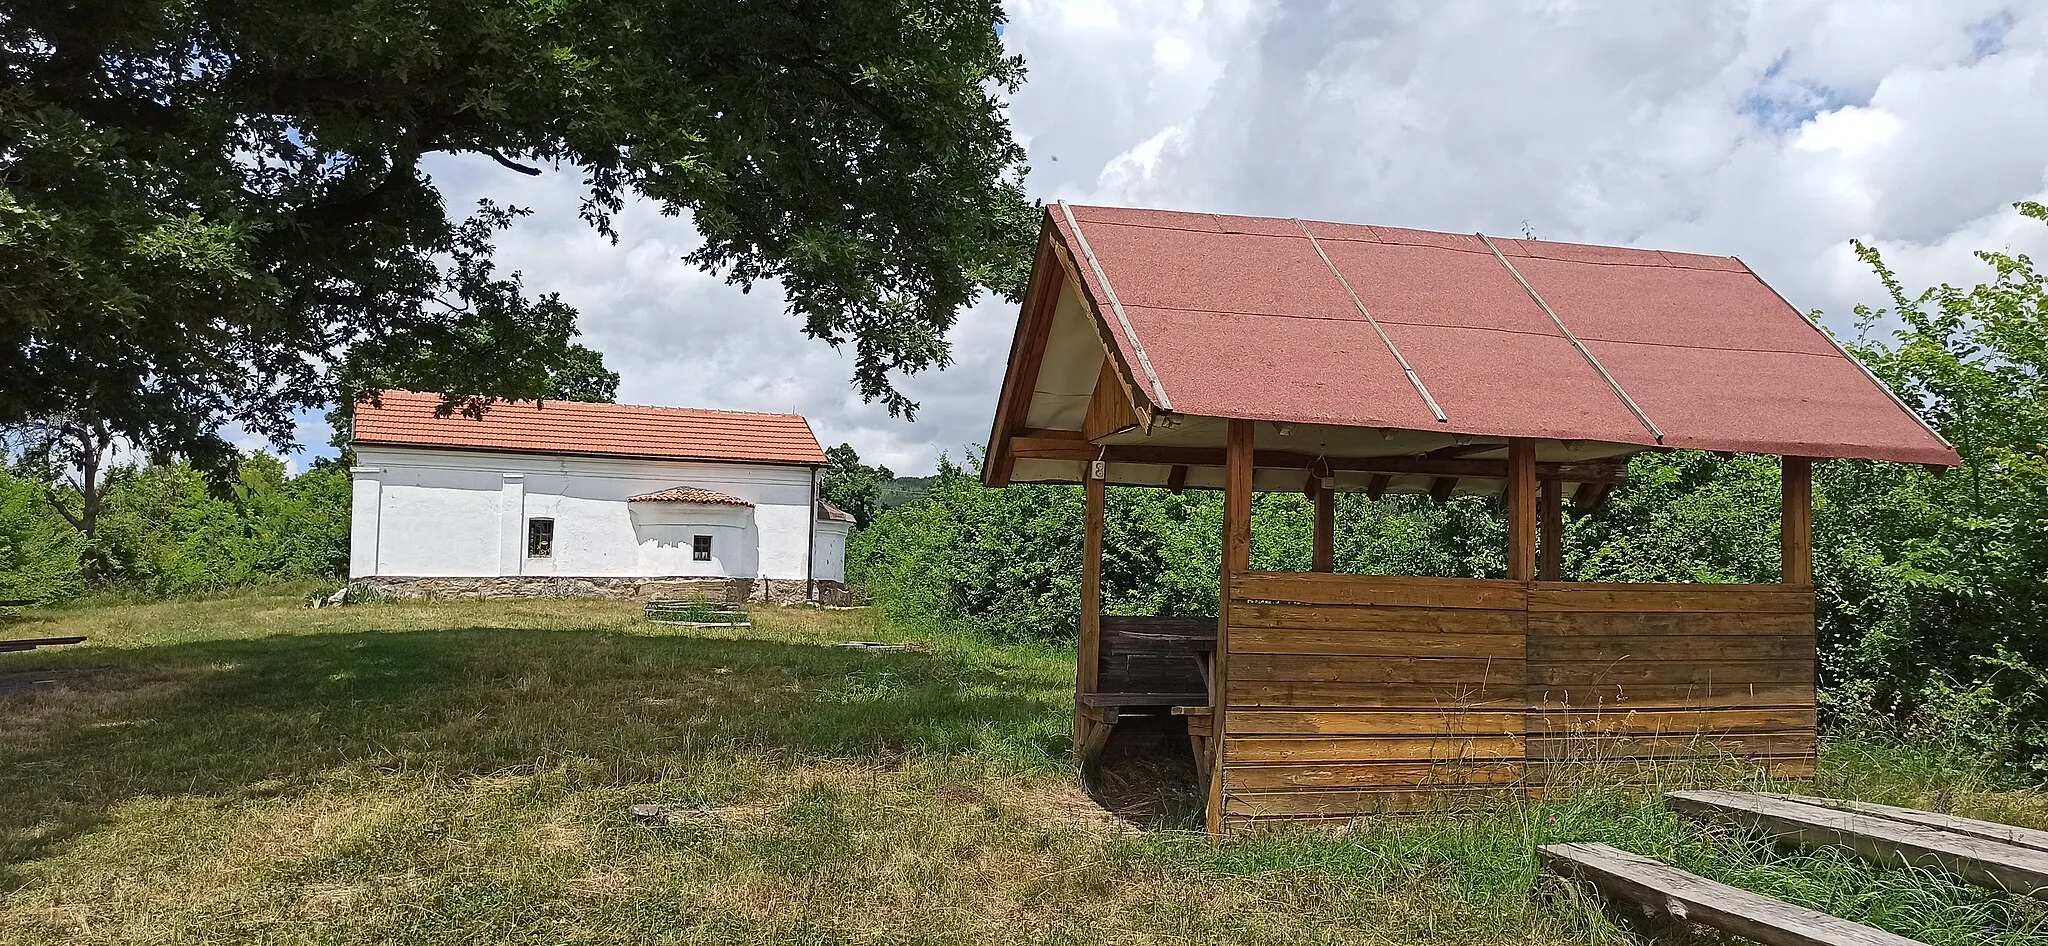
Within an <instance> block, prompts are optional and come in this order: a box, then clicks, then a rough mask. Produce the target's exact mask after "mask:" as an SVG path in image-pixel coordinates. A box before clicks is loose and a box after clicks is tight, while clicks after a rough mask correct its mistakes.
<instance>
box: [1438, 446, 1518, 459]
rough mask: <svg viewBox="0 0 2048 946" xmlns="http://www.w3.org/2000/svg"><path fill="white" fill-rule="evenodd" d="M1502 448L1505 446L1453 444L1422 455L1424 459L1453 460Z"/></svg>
mask: <svg viewBox="0 0 2048 946" xmlns="http://www.w3.org/2000/svg"><path fill="white" fill-rule="evenodd" d="M1504 446H1506V444H1499V443H1454V444H1451V445H1450V446H1448V447H1438V448H1436V449H1435V450H1431V451H1429V452H1428V453H1425V454H1422V455H1423V456H1425V457H1432V458H1435V459H1439V460H1454V459H1457V458H1458V457H1464V456H1471V455H1472V454H1475V453H1485V452H1487V451H1488V450H1499V449H1500V448H1501V447H1504Z"/></svg>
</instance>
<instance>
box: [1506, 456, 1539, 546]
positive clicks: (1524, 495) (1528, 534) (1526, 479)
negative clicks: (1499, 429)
mask: <svg viewBox="0 0 2048 946" xmlns="http://www.w3.org/2000/svg"><path fill="white" fill-rule="evenodd" d="M1507 480H1508V496H1507V499H1508V503H1507V505H1508V580H1509V581H1529V580H1530V579H1533V578H1535V577H1536V442H1535V441H1533V440H1530V439H1528V438H1526V437H1517V438H1515V439H1513V440H1510V441H1508V477H1507Z"/></svg>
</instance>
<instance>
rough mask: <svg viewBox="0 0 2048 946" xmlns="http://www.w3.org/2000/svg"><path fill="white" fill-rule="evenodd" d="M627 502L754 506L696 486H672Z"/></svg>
mask: <svg viewBox="0 0 2048 946" xmlns="http://www.w3.org/2000/svg"><path fill="white" fill-rule="evenodd" d="M626 501H627V502H629V503H706V504H709V505H714V506H746V507H748V508H752V507H753V505H754V504H753V503H750V502H747V501H746V500H744V499H741V498H739V497H738V496H728V495H726V494H724V493H721V492H718V491H716V490H709V489H698V488H697V487H695V486H671V487H669V488H667V489H658V490H655V491H654V492H651V493H641V494H640V495H638V496H629V497H627V498H626Z"/></svg>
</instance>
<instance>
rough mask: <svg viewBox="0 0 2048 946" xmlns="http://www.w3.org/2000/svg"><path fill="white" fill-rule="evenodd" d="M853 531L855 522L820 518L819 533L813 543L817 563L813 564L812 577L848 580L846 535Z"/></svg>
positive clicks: (823, 579) (827, 579)
mask: <svg viewBox="0 0 2048 946" xmlns="http://www.w3.org/2000/svg"><path fill="white" fill-rule="evenodd" d="M852 531H853V523H850V522H834V521H832V520H829V519H824V520H819V522H818V535H817V540H816V543H815V544H814V545H813V547H812V548H813V554H815V555H816V556H817V564H816V565H815V566H813V569H814V570H813V572H812V577H813V578H815V579H816V580H818V581H845V580H846V536H847V534H848V533H850V532H852Z"/></svg>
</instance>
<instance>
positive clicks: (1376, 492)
mask: <svg viewBox="0 0 2048 946" xmlns="http://www.w3.org/2000/svg"><path fill="white" fill-rule="evenodd" d="M1393 479H1394V478H1393V477H1391V476H1388V475H1387V474H1385V473H1375V474H1373V477H1372V479H1369V480H1366V481H1365V496H1366V498H1367V499H1370V500H1373V501H1374V502H1378V501H1379V498H1380V497H1381V496H1385V495H1386V494H1387V484H1388V483H1390V482H1392V481H1393Z"/></svg>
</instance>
